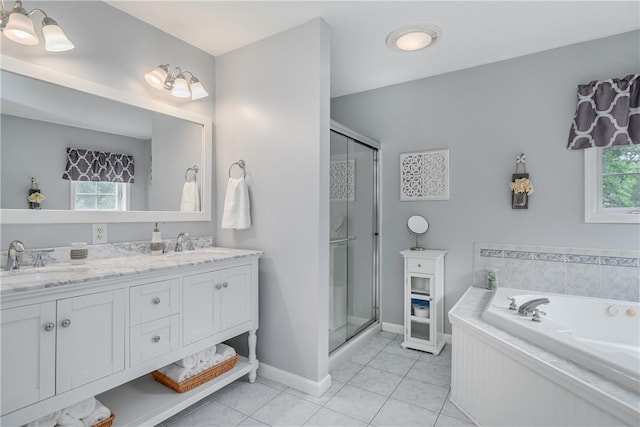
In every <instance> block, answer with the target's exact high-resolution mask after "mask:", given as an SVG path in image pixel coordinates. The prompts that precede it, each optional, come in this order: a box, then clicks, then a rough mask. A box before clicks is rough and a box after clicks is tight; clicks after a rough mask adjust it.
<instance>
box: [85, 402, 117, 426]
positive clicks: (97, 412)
mask: <svg viewBox="0 0 640 427" xmlns="http://www.w3.org/2000/svg"><path fill="white" fill-rule="evenodd" d="M110 416H111V410H110V409H109V408H107V407H106V406H104V405H103V404H102V403H100V402H99V401H96V407H95V409H94V410H93V412H91V413H90V414H89V415H87V416H86V417H84V418H83V419H82V424H83V425H84V426H85V427H91V426H92V425H94V424H98V423H99V422H101V421H104V420H106V419H107V418H109V417H110Z"/></svg>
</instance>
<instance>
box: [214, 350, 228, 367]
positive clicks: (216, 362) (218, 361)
mask: <svg viewBox="0 0 640 427" xmlns="http://www.w3.org/2000/svg"><path fill="white" fill-rule="evenodd" d="M224 360H225V359H224V357H223V356H222V355H221V354H219V353H216V354H214V355H213V359H211V366H216V365H219V364H221V363H222V362H224Z"/></svg>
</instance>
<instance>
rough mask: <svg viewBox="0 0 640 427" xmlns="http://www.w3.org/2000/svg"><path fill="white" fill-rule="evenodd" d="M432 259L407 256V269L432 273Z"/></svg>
mask: <svg viewBox="0 0 640 427" xmlns="http://www.w3.org/2000/svg"><path fill="white" fill-rule="evenodd" d="M434 268H435V267H434V264H433V260H430V259H422V258H407V270H408V271H410V272H411V273H433V272H434Z"/></svg>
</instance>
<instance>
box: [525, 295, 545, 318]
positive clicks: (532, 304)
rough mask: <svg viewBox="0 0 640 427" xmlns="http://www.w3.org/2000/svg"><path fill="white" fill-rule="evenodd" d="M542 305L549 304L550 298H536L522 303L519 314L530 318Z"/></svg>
mask: <svg viewBox="0 0 640 427" xmlns="http://www.w3.org/2000/svg"><path fill="white" fill-rule="evenodd" d="M541 304H549V298H536V299H532V300H529V301H527V302H524V303H522V304H521V305H520V307H519V308H518V314H519V315H521V316H528V315H529V314H530V313H533V312H534V310H536V307H538V306H539V305H541Z"/></svg>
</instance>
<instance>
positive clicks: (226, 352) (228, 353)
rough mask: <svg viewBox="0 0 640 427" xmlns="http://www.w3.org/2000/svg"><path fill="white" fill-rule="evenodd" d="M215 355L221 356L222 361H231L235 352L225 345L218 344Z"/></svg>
mask: <svg viewBox="0 0 640 427" xmlns="http://www.w3.org/2000/svg"><path fill="white" fill-rule="evenodd" d="M216 353H217V354H220V355H222V358H223V360H228V359H231V358H232V357H233V356H235V355H236V351H235V350H234V349H233V347H230V346H228V345H226V344H218V349H217V350H216Z"/></svg>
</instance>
